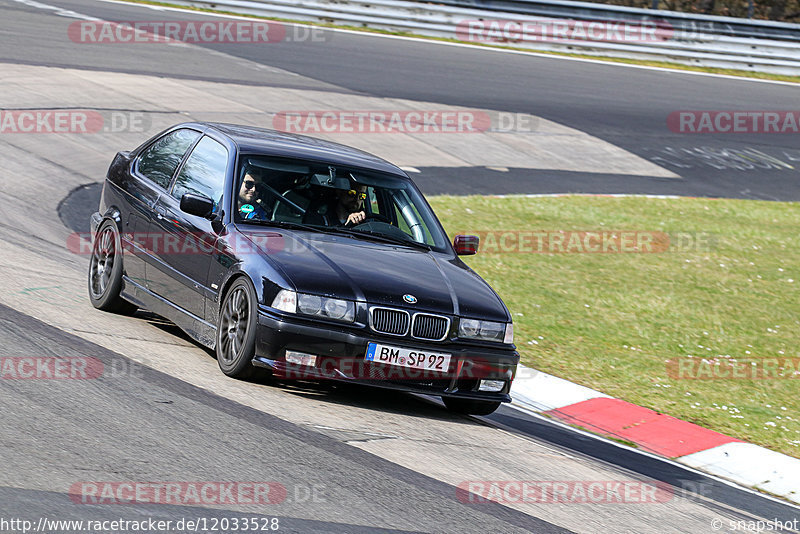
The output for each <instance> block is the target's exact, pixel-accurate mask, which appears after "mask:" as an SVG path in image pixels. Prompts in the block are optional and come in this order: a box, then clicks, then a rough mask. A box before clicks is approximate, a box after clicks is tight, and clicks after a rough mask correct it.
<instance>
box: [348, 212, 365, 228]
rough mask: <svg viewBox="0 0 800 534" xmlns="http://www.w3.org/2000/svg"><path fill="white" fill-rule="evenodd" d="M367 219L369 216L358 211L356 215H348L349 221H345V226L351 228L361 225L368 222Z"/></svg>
mask: <svg viewBox="0 0 800 534" xmlns="http://www.w3.org/2000/svg"><path fill="white" fill-rule="evenodd" d="M366 218H367V214H366V213H364V212H363V211H357V212H355V213H351V214H350V215H348V216H347V220H346V221H345V223H344V224H345V225H347V226H350V225H353V226H355V225H356V224H360V223H362V222H364V221H365V220H366Z"/></svg>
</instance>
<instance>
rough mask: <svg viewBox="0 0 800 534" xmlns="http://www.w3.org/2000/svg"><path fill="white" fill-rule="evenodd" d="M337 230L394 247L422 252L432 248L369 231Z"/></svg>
mask: <svg viewBox="0 0 800 534" xmlns="http://www.w3.org/2000/svg"><path fill="white" fill-rule="evenodd" d="M337 230H340V231H342V233H344V234H347V235H351V236H355V237H358V236H363V237H366V238H368V239H374V240H376V241H382V242H384V243H392V244H396V245H405V246H409V247H416V248H419V249H422V250H431V249H432V248H433V247H432V246H430V245H428V244H425V243H420V242H419V241H412V240H410V239H403V238H400V237H394V236H390V235H386V234H383V233H381V232H373V231H371V230H354V229H349V228H337Z"/></svg>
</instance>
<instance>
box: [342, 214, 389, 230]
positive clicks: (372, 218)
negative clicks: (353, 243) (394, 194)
mask: <svg viewBox="0 0 800 534" xmlns="http://www.w3.org/2000/svg"><path fill="white" fill-rule="evenodd" d="M373 221H378V222H382V223H386V224H389V225H391V224H392V221H391V220H389V217H387V216H386V215H381V214H380V213H368V214H367V216H366V218H365V219H364V220H363V221H361V222H360V223H358V224H354V225H353V226H352V227H351V228H355V227H356V226H361V225H362V224H367V223H370V222H373Z"/></svg>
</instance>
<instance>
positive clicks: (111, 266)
mask: <svg viewBox="0 0 800 534" xmlns="http://www.w3.org/2000/svg"><path fill="white" fill-rule="evenodd" d="M122 270H123V267H122V243H121V241H120V237H119V232H118V231H117V225H116V223H114V221H111V220H106V221H105V222H103V224H101V225H100V229H99V230H98V231H97V235H96V236H95V240H94V245H93V246H92V255H91V258H90V260H89V300H90V301H92V306H94V307H95V308H97V309H99V310H103V311H109V312H116V313H126V314H130V313H133V312H135V311H136V306H135V305H134V304H131V303H130V302H128V301H126V300H125V299H123V298H122V297H121V296H120V291H121V290H122Z"/></svg>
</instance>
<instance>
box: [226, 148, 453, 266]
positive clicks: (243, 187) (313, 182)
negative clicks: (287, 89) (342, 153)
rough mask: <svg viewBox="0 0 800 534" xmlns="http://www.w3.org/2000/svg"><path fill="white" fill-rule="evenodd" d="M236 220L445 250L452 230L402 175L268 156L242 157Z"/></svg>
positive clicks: (238, 172)
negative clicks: (447, 229) (447, 231)
mask: <svg viewBox="0 0 800 534" xmlns="http://www.w3.org/2000/svg"><path fill="white" fill-rule="evenodd" d="M236 177H237V179H236V182H235V183H234V187H235V190H234V193H235V194H234V202H235V206H234V214H235V220H236V222H240V223H241V222H252V223H260V224H274V225H283V226H289V225H292V226H294V225H303V226H307V227H309V229H311V228H313V229H314V230H317V231H320V230H321V231H327V232H331V233H342V232H347V233H351V234H352V235H356V236H358V237H364V238H374V240H380V241H382V242H396V243H400V244H404V243H405V244H408V245H417V246H419V245H424V246H425V247H427V248H433V249H436V250H440V251H442V250H444V249H445V248H446V246H447V236H446V235H445V233H444V231H443V230H442V228H441V225H440V224H439V221H438V220H437V219H436V216H435V215H434V214H433V212H432V211H431V209H430V208H429V207H428V204H427V202H425V200H424V198H423V197H422V195H421V194H420V192H419V191H418V190H417V188H416V187H414V185H413V184H412V182H411V181H410V180H409V179H407V178H404V177H402V176H396V175H388V174H381V173H376V172H371V171H363V170H360V169H353V168H347V167H340V166H332V165H327V164H321V163H318V162H308V161H302V160H290V159H286V158H275V157H266V156H243V157H242V158H240V162H239V168H238V169H237V174H236Z"/></svg>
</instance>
